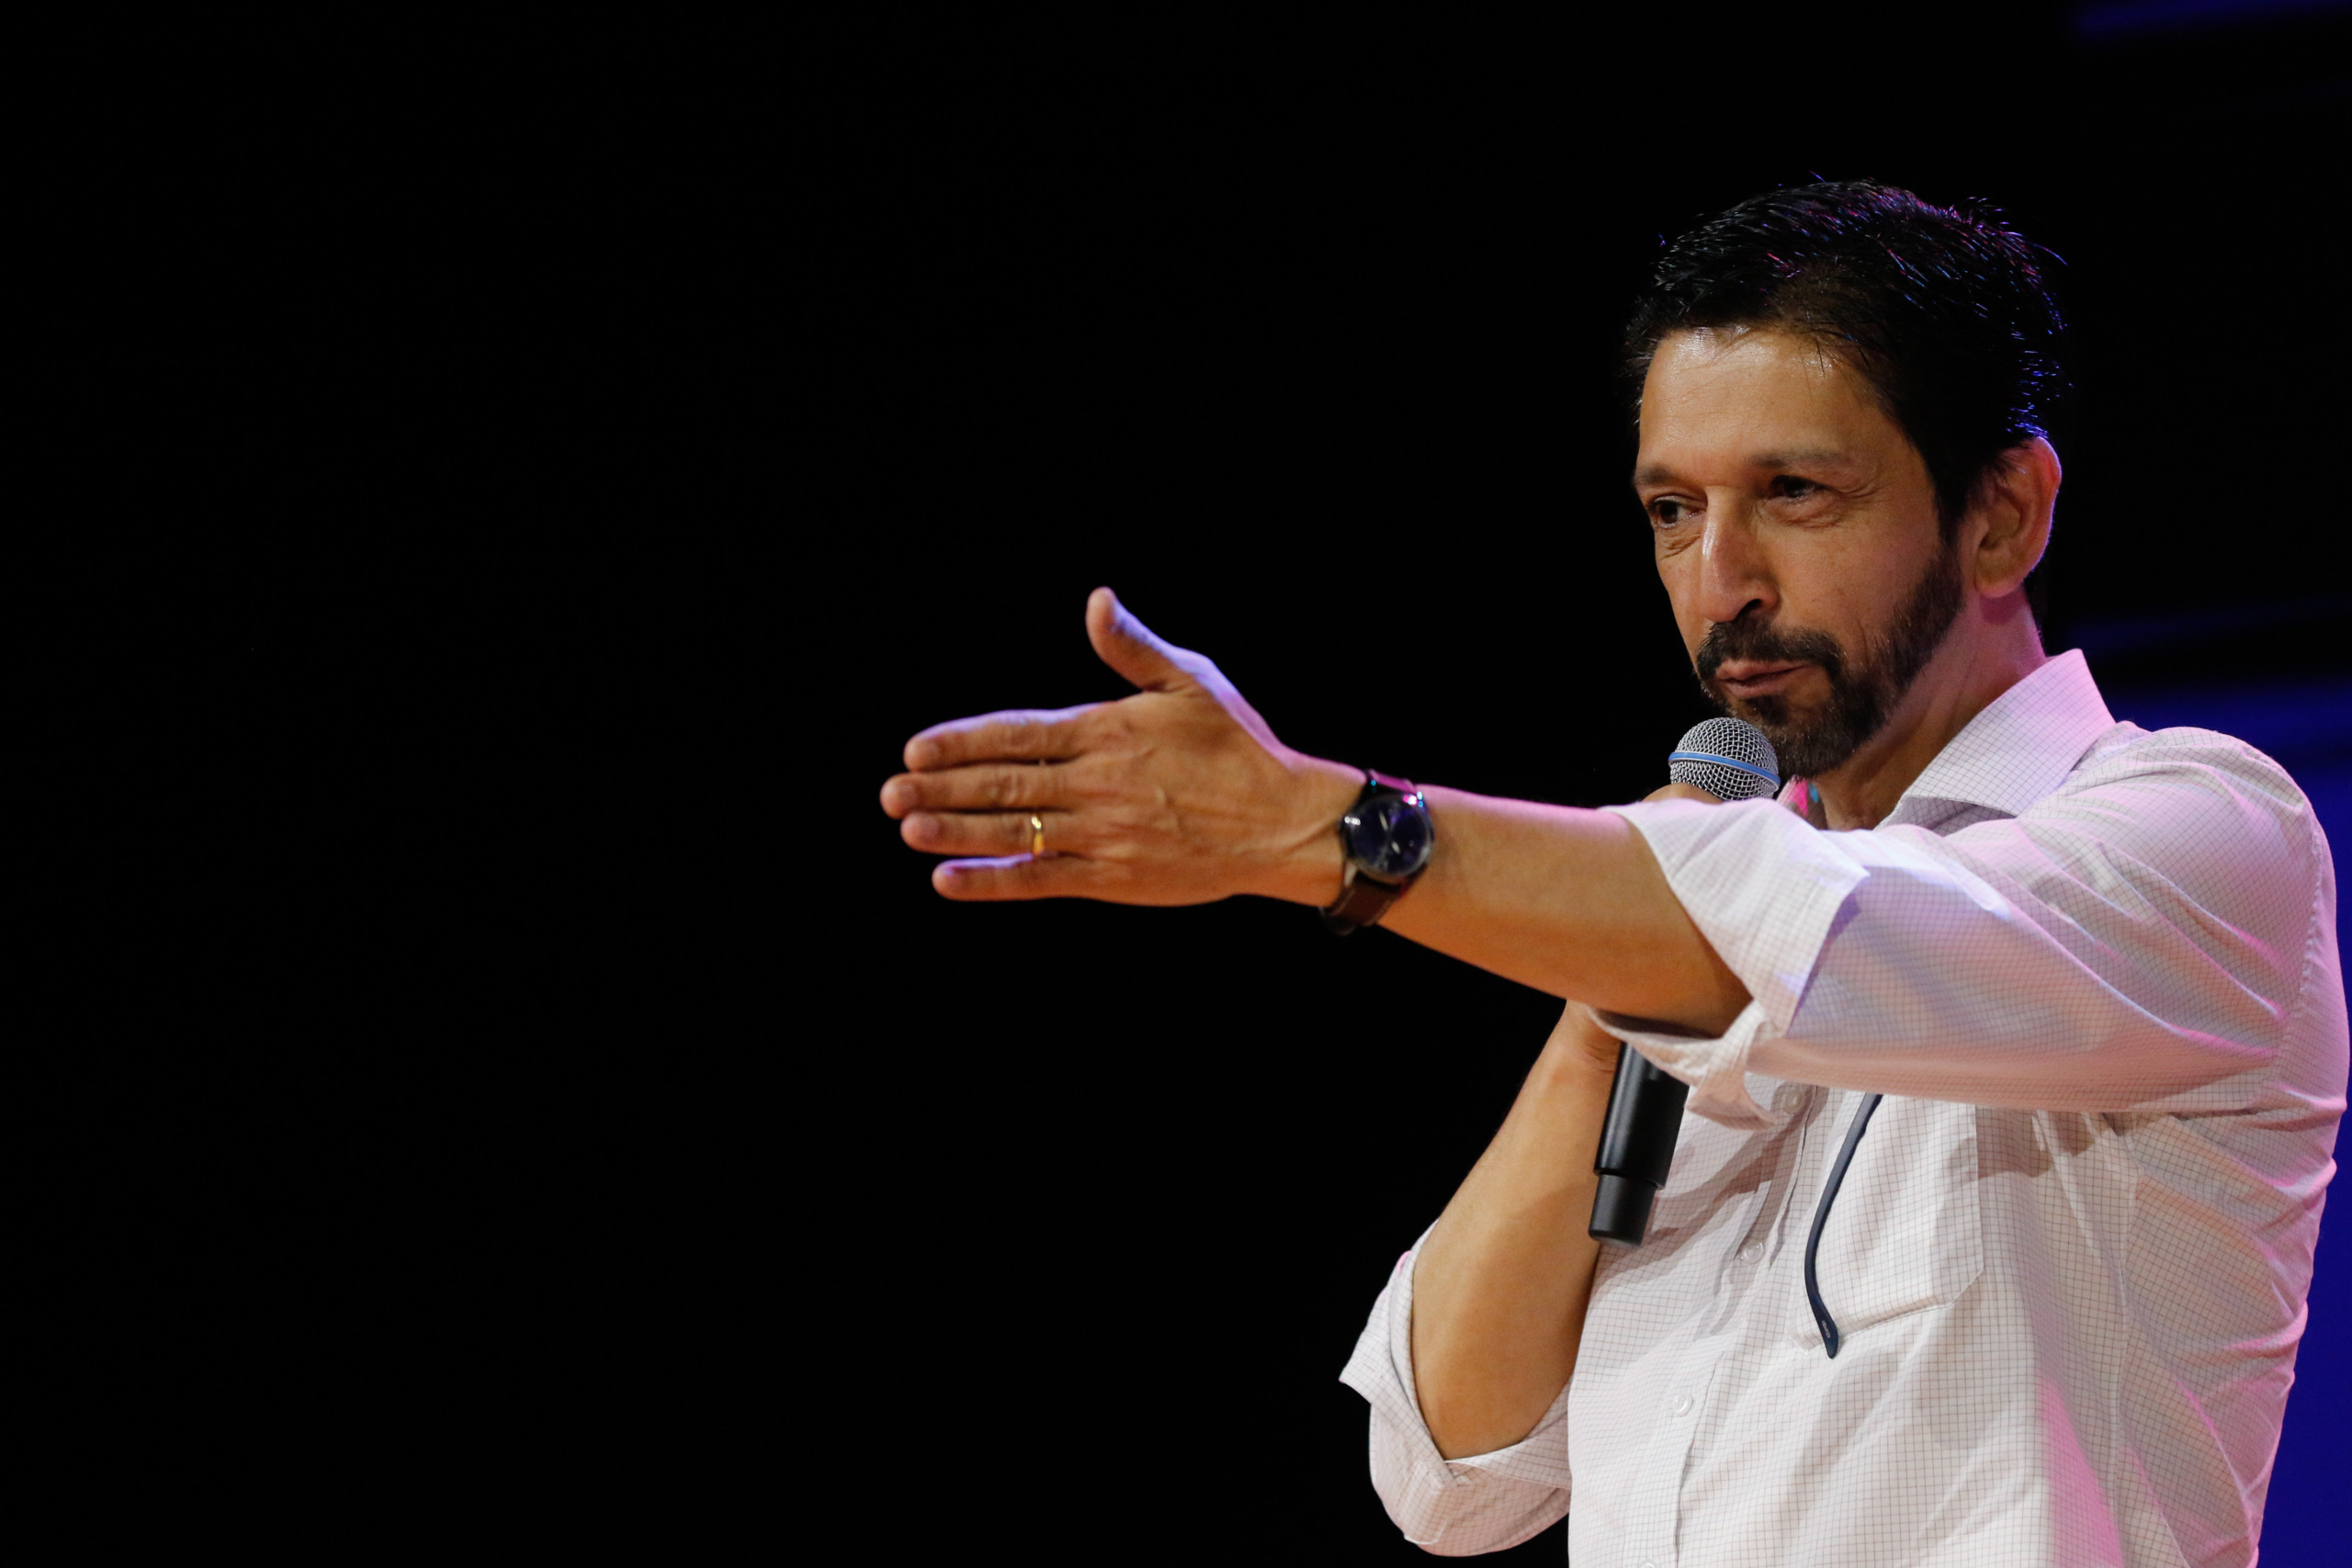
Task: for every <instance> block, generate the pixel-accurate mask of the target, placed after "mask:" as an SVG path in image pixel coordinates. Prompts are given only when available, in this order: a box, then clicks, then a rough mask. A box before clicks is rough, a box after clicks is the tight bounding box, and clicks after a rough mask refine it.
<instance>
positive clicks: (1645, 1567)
mask: <svg viewBox="0 0 2352 1568" xmlns="http://www.w3.org/2000/svg"><path fill="white" fill-rule="evenodd" d="M1642 1568H1657V1558H1655V1557H1645V1558H1643V1559H1642Z"/></svg>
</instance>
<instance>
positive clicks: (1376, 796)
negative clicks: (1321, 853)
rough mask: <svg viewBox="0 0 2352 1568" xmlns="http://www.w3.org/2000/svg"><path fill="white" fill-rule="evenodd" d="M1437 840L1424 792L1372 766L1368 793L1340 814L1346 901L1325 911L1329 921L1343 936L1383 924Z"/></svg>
mask: <svg viewBox="0 0 2352 1568" xmlns="http://www.w3.org/2000/svg"><path fill="white" fill-rule="evenodd" d="M1436 843H1437V831H1436V829H1434V828H1433V827H1432V826H1431V825H1430V807H1429V802H1428V801H1426V800H1424V799H1422V798H1421V792H1420V791H1419V790H1418V789H1415V788H1414V787H1413V786H1412V784H1410V783H1409V782H1408V781H1407V780H1404V779H1395V778H1390V777H1389V776H1388V775H1387V774H1386V773H1374V772H1373V771H1372V770H1371V769H1369V768H1366V769H1365V770H1364V774H1363V793H1362V794H1360V795H1357V796H1356V803H1355V804H1354V805H1353V806H1351V807H1348V809H1347V812H1346V814H1345V815H1344V816H1342V817H1341V818H1340V854H1341V855H1342V856H1344V857H1345V859H1346V869H1344V870H1343V871H1341V872H1340V901H1339V902H1338V903H1336V904H1333V905H1332V906H1330V908H1327V909H1325V910H1324V911H1323V923H1324V924H1325V925H1327V926H1329V927H1330V928H1331V930H1332V931H1336V932H1338V933H1339V934H1340V935H1341V936H1345V935H1347V934H1348V933H1349V932H1350V931H1353V930H1355V929H1356V928H1357V927H1358V926H1369V925H1377V924H1378V923H1379V921H1380V917H1381V916H1383V915H1385V914H1386V913H1387V912H1388V906H1389V905H1391V904H1394V903H1395V902H1397V898H1398V897H1401V896H1402V895H1403V893H1404V891H1405V889H1407V888H1408V887H1410V886H1412V885H1413V878H1415V877H1416V876H1419V874H1421V867H1423V866H1425V865H1427V864H1429V863H1430V850H1431V849H1432V848H1434V847H1435V846H1436Z"/></svg>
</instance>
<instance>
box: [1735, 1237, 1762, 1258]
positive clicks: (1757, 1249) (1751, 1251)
mask: <svg viewBox="0 0 2352 1568" xmlns="http://www.w3.org/2000/svg"><path fill="white" fill-rule="evenodd" d="M1763 1256H1764V1244H1763V1243H1762V1242H1760V1241H1751V1242H1749V1243H1748V1244H1747V1246H1746V1247H1741V1248H1740V1249H1739V1260H1740V1261H1741V1262H1742V1263H1753V1262H1755V1261H1756V1260H1757V1259H1758V1258H1761V1257H1763Z"/></svg>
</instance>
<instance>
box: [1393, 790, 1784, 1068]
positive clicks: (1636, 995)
mask: <svg viewBox="0 0 2352 1568" xmlns="http://www.w3.org/2000/svg"><path fill="white" fill-rule="evenodd" d="M1427 793H1428V796H1429V801H1430V816H1431V818H1432V819H1433V820H1434V822H1435V823H1436V826H1437V843H1438V849H1437V852H1436V853H1435V854H1434V855H1432V856H1431V857H1430V863H1429V867H1428V869H1427V870H1426V871H1424V872H1423V873H1422V874H1421V876H1420V879H1419V881H1418V882H1416V883H1415V884H1414V885H1413V888H1412V890H1411V891H1410V892H1409V893H1408V894H1407V895H1406V896H1405V897H1403V898H1400V899H1399V900H1397V904H1396V906H1395V907H1394V908H1391V909H1390V910H1389V912H1388V916H1387V918H1386V919H1385V920H1384V921H1383V922H1382V923H1383V924H1384V925H1385V926H1386V927H1387V928H1388V929H1389V930H1391V931H1395V932H1397V934H1398V935H1400V936H1404V937H1409V938H1410V939H1412V940H1413V941H1415V942H1419V943H1421V944H1422V945H1424V946H1427V947H1433V948H1435V949H1437V950H1438V951H1439V952H1441V953H1449V954H1451V955H1452V956H1453V957H1456V958H1461V959H1465V960H1467V961H1468V962H1470V963H1472V964H1477V965H1478V966H1479V967H1480V968H1483V969H1489V970H1492V971H1493V972H1494V973H1496V974H1498V975H1502V976H1508V977H1509V978H1510V979H1513V980H1517V981H1519V982H1521V984H1523V985H1528V986H1532V987H1535V988H1536V989H1537V990H1540V991H1547V992H1549V993H1551V994H1552V995H1553V996H1555V997H1569V998H1575V999H1576V1000H1577V1001H1581V1002H1588V1003H1590V1004H1591V1005H1593V1006H1595V1007H1598V1008H1600V1009H1602V1010H1605V1011H1610V1012H1619V1013H1627V1014H1631V1015H1633V1016H1635V1017H1640V1018H1655V1019H1664V1020H1668V1021H1672V1022H1675V1023H1679V1024H1684V1025H1687V1026H1689V1027H1691V1028H1697V1029H1707V1030H1711V1031H1712V1030H1719V1029H1722V1028H1724V1027H1725V1026H1726V1025H1728V1024H1729V1023H1730V1021H1732V1020H1733V1019H1734V1018H1736V1017H1737V1016H1738V1014H1739V1010H1740V1009H1741V1008H1743V1007H1745V1006H1746V1005H1747V987H1745V986H1744V985H1742V984H1741V983H1740V980H1739V978H1738V976H1735V975H1734V974H1732V972H1731V971H1730V970H1729V969H1728V968H1727V967H1725V966H1724V962H1723V960H1722V959H1721V958H1719V957H1717V956H1716V954H1715V951H1714V949H1713V947H1711V946H1709V945H1708V943H1707V940H1706V938H1705V937H1703V936H1702V935H1701V934H1700V931H1699V929H1698V927H1697V926H1696V925H1695V924H1693V923H1692V921H1691V917H1690V915H1689V914H1688V913H1686V912H1685V911H1684V909H1683V908H1682V905H1681V904H1680V902H1679V901H1678V900H1677V899H1676V898H1675V897H1674V892H1673V889H1672V888H1671V887H1669V886H1668V885H1667V880H1666V874H1665V873H1664V872H1662V871H1660V870H1659V869H1658V864H1657V860H1656V859H1655V858H1654V857H1653V856H1652V855H1651V854H1650V852H1649V847H1648V846H1647V845H1646V844H1645V843H1644V842H1643V841H1642V837H1641V835H1640V834H1639V833H1636V832H1635V831H1634V829H1633V827H1632V826H1631V825H1630V824H1629V823H1627V822H1626V821H1625V819H1624V818H1622V817H1618V816H1615V815H1613V814H1611V813H1609V812H1605V811H1579V810H1576V809H1574V808H1573V807H1564V806H1539V805H1536V804H1534V803H1532V802H1530V801H1522V800H1498V799H1496V798H1493V797H1491V796H1487V795H1469V794H1465V793H1464V792H1463V791H1460V790H1450V789H1441V788H1435V787H1432V788H1430V790H1429V791H1428V792H1427Z"/></svg>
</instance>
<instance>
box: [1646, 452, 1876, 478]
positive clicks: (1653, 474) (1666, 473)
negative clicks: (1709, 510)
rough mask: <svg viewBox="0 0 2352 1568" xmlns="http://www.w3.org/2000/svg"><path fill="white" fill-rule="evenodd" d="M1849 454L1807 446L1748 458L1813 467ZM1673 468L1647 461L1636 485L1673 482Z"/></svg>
mask: <svg viewBox="0 0 2352 1568" xmlns="http://www.w3.org/2000/svg"><path fill="white" fill-rule="evenodd" d="M1852 460H1853V459H1852V458H1851V457H1849V456H1848V455H1847V454H1845V453H1843V452H1840V451H1838V450H1836V449H1834V448H1832V447H1827V446H1816V447H1806V448H1804V449H1802V450H1799V451H1793V452H1759V453H1758V454H1757V455H1756V456H1754V457H1750V458H1748V459H1747V467H1749V468H1770V469H1784V468H1820V467H1824V466H1827V465H1836V464H1842V463H1849V462H1851V461H1852ZM1676 477H1677V476H1676V474H1675V472H1674V470H1673V469H1671V468H1667V467H1666V466H1665V465H1663V464H1660V463H1645V464H1643V465H1642V466H1641V467H1640V468H1635V469H1634V483H1635V484H1636V485H1662V484H1671V483H1673V482H1674V480H1675V479H1676Z"/></svg>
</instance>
